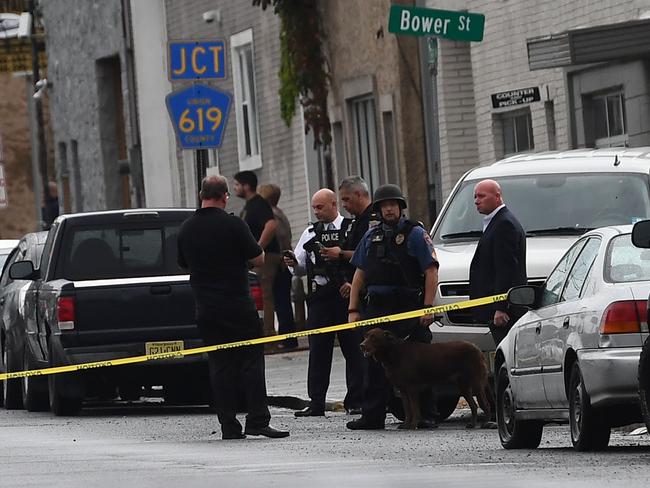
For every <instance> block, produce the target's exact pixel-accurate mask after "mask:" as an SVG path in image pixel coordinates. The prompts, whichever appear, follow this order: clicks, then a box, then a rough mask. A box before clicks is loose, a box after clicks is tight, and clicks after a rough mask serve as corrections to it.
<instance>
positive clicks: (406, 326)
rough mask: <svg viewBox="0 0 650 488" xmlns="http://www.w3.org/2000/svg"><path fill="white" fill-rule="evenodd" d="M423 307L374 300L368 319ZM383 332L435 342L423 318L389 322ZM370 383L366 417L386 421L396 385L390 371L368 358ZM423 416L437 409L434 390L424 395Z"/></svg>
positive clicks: (414, 340) (367, 392) (368, 308)
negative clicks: (390, 377)
mask: <svg viewBox="0 0 650 488" xmlns="http://www.w3.org/2000/svg"><path fill="white" fill-rule="evenodd" d="M418 308H422V305H421V304H417V303H412V304H410V306H409V304H408V303H404V302H402V303H401V304H400V305H399V306H396V305H395V304H394V303H390V302H389V301H388V300H387V301H386V302H383V301H382V300H380V299H378V300H373V301H371V302H370V303H368V306H367V308H366V311H365V314H364V318H375V317H382V316H384V315H391V314H395V313H399V312H405V311H408V310H415V309H418ZM380 327H381V328H382V329H385V330H389V331H391V332H392V333H393V334H395V335H396V336H397V337H400V338H402V339H403V338H407V337H408V339H407V340H409V341H413V342H423V343H427V344H428V343H430V342H431V339H432V335H431V331H430V330H429V328H428V327H423V326H422V325H420V319H419V318H415V319H408V320H400V321H397V322H389V323H387V324H385V325H381V326H380ZM366 361H367V365H366V367H367V372H368V377H367V382H366V388H365V391H364V396H363V404H362V414H363V417H365V418H367V419H369V420H370V421H372V422H383V421H384V420H385V419H386V407H387V406H388V405H389V403H390V401H391V399H392V398H393V386H392V385H391V384H390V382H389V381H388V379H387V378H386V371H385V370H384V368H383V366H382V365H381V364H380V363H379V362H377V361H376V360H374V359H373V358H368V359H367V360H366ZM421 403H422V404H423V405H422V414H423V416H428V413H429V412H432V411H433V409H434V406H433V398H432V394H431V391H427V392H424V393H423V394H422V396H421Z"/></svg>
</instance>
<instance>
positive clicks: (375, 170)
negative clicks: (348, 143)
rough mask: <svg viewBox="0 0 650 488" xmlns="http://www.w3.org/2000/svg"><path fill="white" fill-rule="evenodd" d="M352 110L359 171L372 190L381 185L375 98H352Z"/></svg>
mask: <svg viewBox="0 0 650 488" xmlns="http://www.w3.org/2000/svg"><path fill="white" fill-rule="evenodd" d="M351 110H352V125H353V130H354V145H355V152H356V158H357V164H358V166H359V173H361V177H362V178H363V179H364V180H366V182H367V183H368V186H369V187H370V190H371V192H372V191H374V189H375V188H377V187H378V186H379V157H378V153H377V124H376V121H375V100H374V98H373V97H364V98H360V99H355V100H352V101H351Z"/></svg>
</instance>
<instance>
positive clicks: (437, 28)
mask: <svg viewBox="0 0 650 488" xmlns="http://www.w3.org/2000/svg"><path fill="white" fill-rule="evenodd" d="M484 25H485V15H483V14H474V13H470V12H454V11H451V10H435V9H431V8H422V7H405V6H402V5H391V7H390V16H389V18H388V31H389V32H392V33H393V34H405V35H410V36H438V37H443V38H446V39H452V40H455V41H482V40H483V27H484Z"/></svg>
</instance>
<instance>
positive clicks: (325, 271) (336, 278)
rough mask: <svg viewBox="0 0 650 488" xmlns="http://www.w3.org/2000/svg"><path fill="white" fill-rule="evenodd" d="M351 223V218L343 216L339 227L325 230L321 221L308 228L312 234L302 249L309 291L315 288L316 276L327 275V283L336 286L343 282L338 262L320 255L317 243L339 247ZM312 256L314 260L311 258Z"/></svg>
mask: <svg viewBox="0 0 650 488" xmlns="http://www.w3.org/2000/svg"><path fill="white" fill-rule="evenodd" d="M351 223H352V220H351V219H348V218H344V219H343V221H342V222H341V228H340V229H334V230H325V224H323V222H316V223H315V224H314V225H313V227H312V228H311V229H310V231H311V232H313V233H314V236H313V237H312V238H311V239H309V240H308V241H307V242H305V244H304V245H303V249H304V250H305V252H306V253H307V259H306V268H307V282H308V290H309V292H313V291H315V290H316V285H315V283H316V282H315V278H316V276H325V277H327V279H328V284H331V285H336V286H337V287H340V286H341V285H342V284H343V283H342V279H343V277H342V274H341V269H340V262H339V261H325V260H324V259H323V258H322V257H321V255H320V252H319V246H318V243H321V244H322V245H323V246H324V247H337V246H338V247H341V245H342V244H343V242H344V241H345V239H346V237H347V233H348V230H349V227H350V224H351ZM312 256H313V258H314V260H315V262H313V261H312V260H311V257H312Z"/></svg>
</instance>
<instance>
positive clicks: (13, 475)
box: [0, 352, 650, 488]
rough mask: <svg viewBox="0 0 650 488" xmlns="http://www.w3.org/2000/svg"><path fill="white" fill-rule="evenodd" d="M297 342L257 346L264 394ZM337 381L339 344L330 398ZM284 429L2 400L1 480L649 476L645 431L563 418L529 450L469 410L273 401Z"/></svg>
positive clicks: (179, 413) (488, 481)
mask: <svg viewBox="0 0 650 488" xmlns="http://www.w3.org/2000/svg"><path fill="white" fill-rule="evenodd" d="M305 371H306V353H305V352H298V353H290V354H284V355H276V356H272V357H267V381H268V388H269V394H271V395H298V396H302V397H303V398H304V397H306V388H305V384H304V383H305ZM343 392H344V384H343V368H342V360H341V358H340V355H339V354H337V355H336V358H335V366H334V371H333V375H332V385H331V387H330V393H331V399H332V400H337V399H341V398H342V396H343ZM272 414H273V421H272V423H273V425H275V426H277V427H286V428H289V429H290V430H291V436H290V437H289V438H287V439H280V440H269V439H265V438H247V439H244V440H238V441H222V440H221V439H220V433H219V428H218V423H217V420H216V417H215V416H214V414H212V413H210V412H209V411H208V410H207V409H206V408H203V407H188V408H178V407H165V406H163V405H161V404H160V403H155V402H154V401H150V402H141V403H138V404H130V405H127V404H118V405H114V404H111V405H109V404H106V405H95V406H93V407H91V408H87V409H85V410H84V411H83V413H82V415H81V416H79V417H72V418H62V417H54V416H53V415H51V414H49V413H27V412H25V411H6V410H0V453H1V456H2V464H1V465H0V487H2V488H5V487H6V488H9V487H21V488H25V487H36V486H38V487H43V486H47V487H67V488H76V487H79V488H81V487H84V488H85V487H89V486H93V487H116V486H117V487H131V486H134V487H135V486H137V487H156V488H160V487H177V486H181V485H182V486H183V487H184V488H189V487H194V486H199V487H203V486H211V487H212V486H219V487H256V486H282V487H283V488H284V487H301V488H303V487H305V486H309V487H310V488H314V487H328V488H331V487H332V486H335V487H336V486H341V487H347V486H354V487H392V486H429V487H430V486H445V487H446V486H452V487H453V486H463V487H466V486H495V487H500V488H503V487H518V488H521V487H522V486H525V487H526V488H530V487H538V486H539V487H549V486H551V487H554V486H558V487H559V486H562V487H566V486H580V487H581V486H585V487H587V486H588V487H601V486H602V487H605V486H607V487H612V486H626V487H632V486H644V487H645V486H647V484H648V482H649V481H650V436H648V435H647V434H645V435H642V436H631V435H629V434H627V433H626V432H625V431H616V432H615V433H614V434H613V436H612V442H611V444H610V445H611V446H612V447H611V448H610V449H609V450H608V451H606V452H604V453H596V454H583V453H577V452H574V451H573V449H572V448H571V442H570V439H569V433H568V429H567V427H566V426H549V427H547V428H545V431H544V437H543V439H542V445H541V447H540V448H539V449H537V450H532V451H531V450H522V451H505V450H503V449H502V448H501V446H500V444H499V440H498V436H497V433H496V431H495V430H467V429H465V423H466V419H467V416H468V414H469V412H468V411H464V410H457V411H456V413H455V415H454V416H453V417H452V418H451V420H450V421H448V422H446V423H445V424H443V425H442V426H441V427H440V428H438V429H435V430H431V431H415V432H406V431H400V430H397V429H396V427H397V422H396V421H395V420H394V419H392V417H391V418H389V423H388V425H387V429H386V430H385V431H370V432H352V431H349V430H347V429H346V428H345V422H346V421H347V420H349V419H350V417H348V416H347V415H346V414H345V413H342V412H328V414H327V417H326V418H324V419H323V418H308V419H299V420H298V419H294V417H293V412H292V411H290V410H287V409H282V408H273V409H272Z"/></svg>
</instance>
